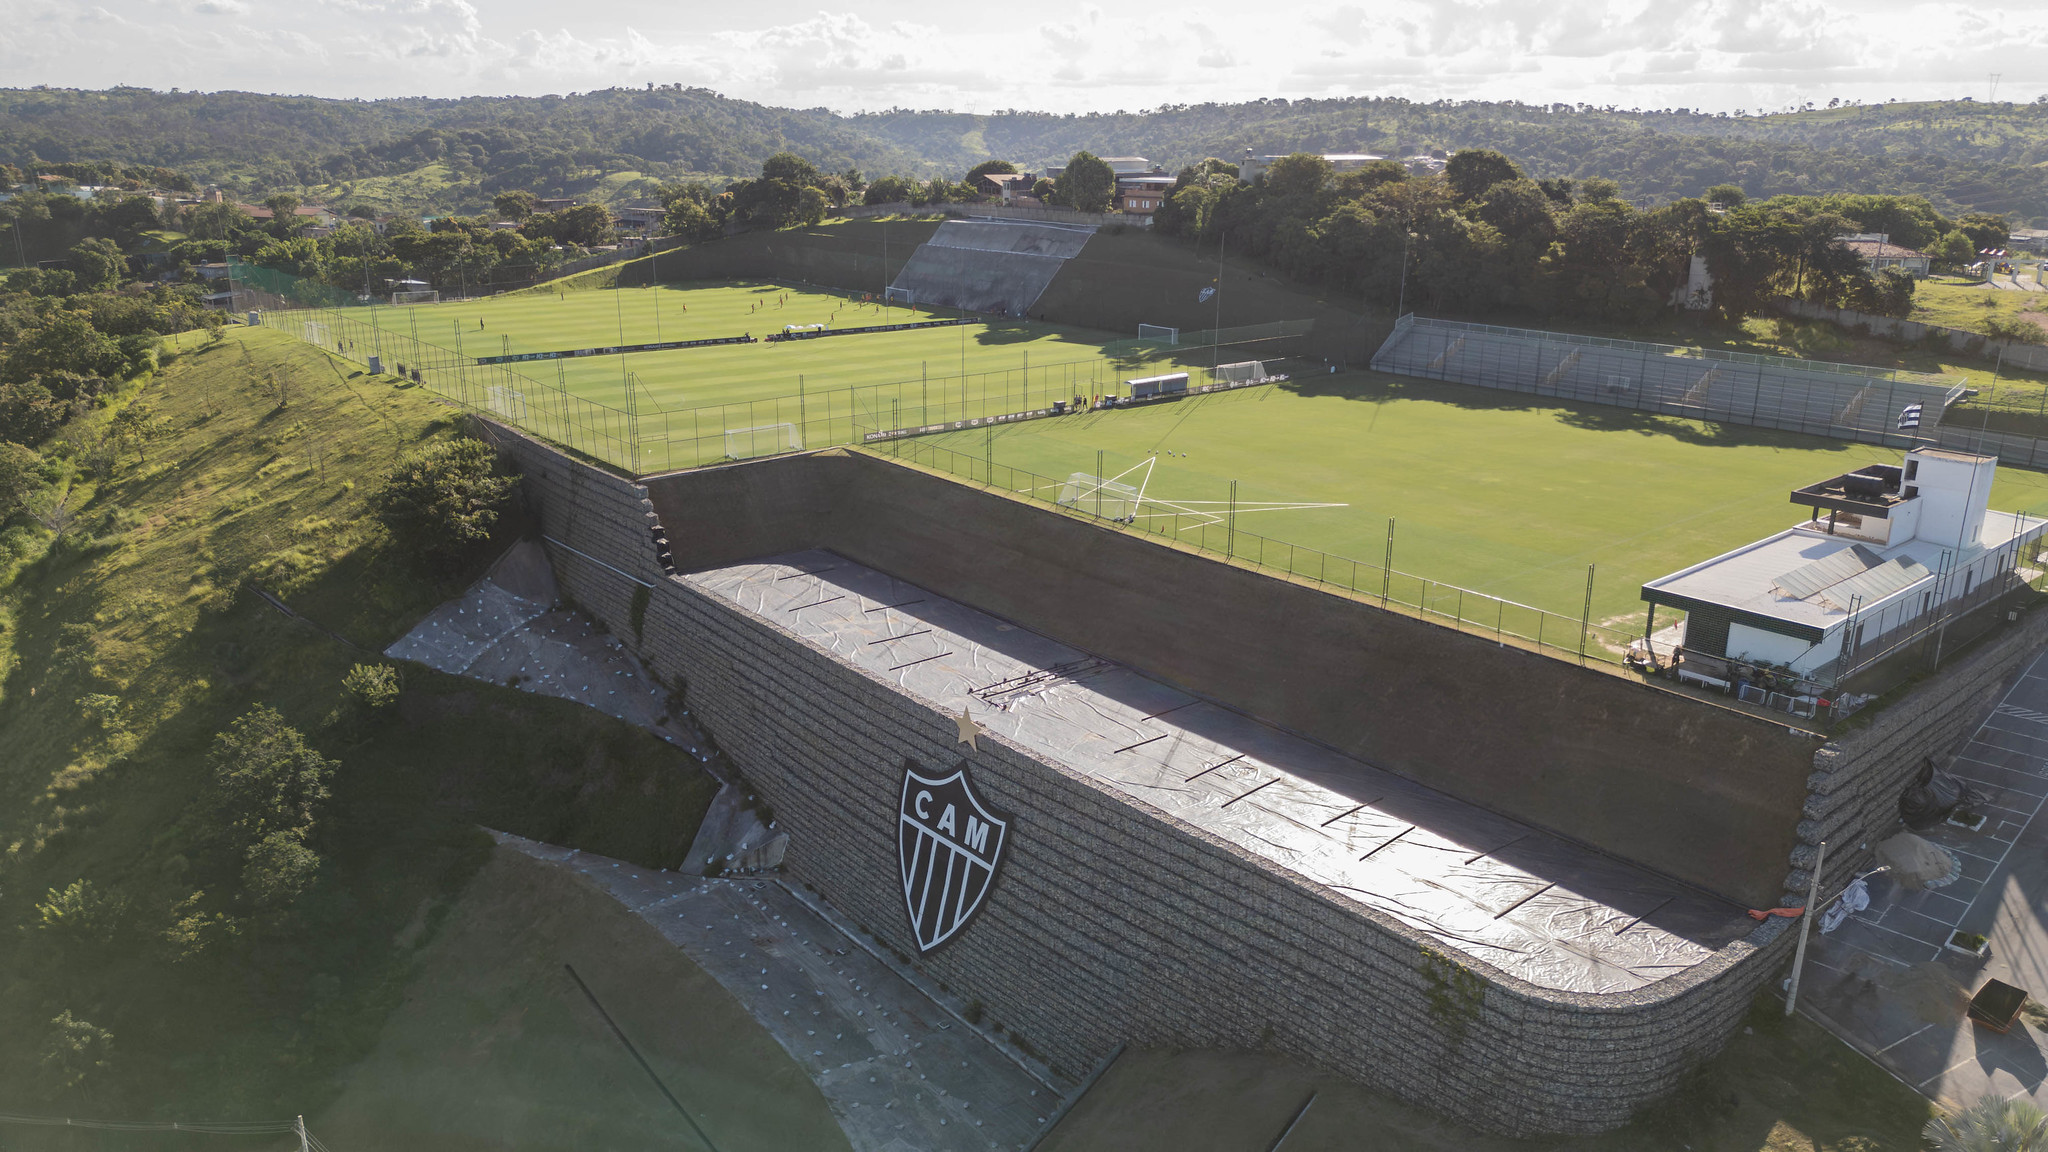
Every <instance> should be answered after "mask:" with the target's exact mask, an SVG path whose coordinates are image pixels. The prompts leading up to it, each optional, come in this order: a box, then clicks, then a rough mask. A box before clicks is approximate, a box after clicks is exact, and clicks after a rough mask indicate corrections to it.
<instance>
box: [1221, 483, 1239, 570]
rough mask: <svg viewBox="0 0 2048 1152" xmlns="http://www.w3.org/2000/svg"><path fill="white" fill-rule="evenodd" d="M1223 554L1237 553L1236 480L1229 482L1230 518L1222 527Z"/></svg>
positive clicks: (1232, 554)
mask: <svg viewBox="0 0 2048 1152" xmlns="http://www.w3.org/2000/svg"><path fill="white" fill-rule="evenodd" d="M1223 554H1224V555H1225V556H1233V557H1234V556H1236V555H1237V481H1235V480H1232V481H1231V482H1230V519H1229V521H1228V523H1227V525H1226V526H1225V528H1224V529H1223Z"/></svg>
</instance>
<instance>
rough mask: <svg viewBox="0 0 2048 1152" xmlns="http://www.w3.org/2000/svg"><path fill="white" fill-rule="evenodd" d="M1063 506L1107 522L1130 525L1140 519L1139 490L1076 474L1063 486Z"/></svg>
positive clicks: (1061, 499) (1082, 473) (1110, 481)
mask: <svg viewBox="0 0 2048 1152" xmlns="http://www.w3.org/2000/svg"><path fill="white" fill-rule="evenodd" d="M1059 503H1060V504H1062V505H1064V506H1065V507H1068V508H1072V509H1073V510H1075V511H1076V512H1086V513H1088V514H1090V515H1092V516H1100V517H1102V518H1103V519H1105V520H1122V521H1130V520H1134V519H1136V518H1137V515H1138V490H1137V489H1136V488H1133V487H1131V486H1130V485H1129V484H1119V483H1117V482H1116V481H1114V480H1104V479H1103V478H1102V477H1100V476H1095V475H1091V474H1090V473H1087V472H1076V473H1074V474H1073V475H1071V476H1068V477H1067V482H1066V483H1064V484H1062V485H1060V498H1059Z"/></svg>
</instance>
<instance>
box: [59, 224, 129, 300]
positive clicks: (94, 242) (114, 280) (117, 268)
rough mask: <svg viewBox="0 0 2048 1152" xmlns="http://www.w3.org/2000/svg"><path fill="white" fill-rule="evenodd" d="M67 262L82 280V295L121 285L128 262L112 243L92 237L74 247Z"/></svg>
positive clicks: (79, 283)
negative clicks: (122, 275)
mask: <svg viewBox="0 0 2048 1152" xmlns="http://www.w3.org/2000/svg"><path fill="white" fill-rule="evenodd" d="M64 263H65V264H66V265H68V266H69V267H70V269H71V271H72V273H73V274H74V275H76V276H77V277H78V290H79V291H80V292H106V291H109V290H111V289H113V288H116V287H118V286H119V285H120V283H121V274H122V273H124V272H126V271H127V270H128V261H127V260H126V259H125V258H124V257H122V255H121V249H120V248H119V247H117V246H116V245H115V244H114V242H113V241H112V240H107V239H103V238H98V237H95V238H92V239H88V240H80V241H79V242H78V243H76V244H73V245H72V246H71V251H70V252H69V253H67V254H66V257H65V261H64Z"/></svg>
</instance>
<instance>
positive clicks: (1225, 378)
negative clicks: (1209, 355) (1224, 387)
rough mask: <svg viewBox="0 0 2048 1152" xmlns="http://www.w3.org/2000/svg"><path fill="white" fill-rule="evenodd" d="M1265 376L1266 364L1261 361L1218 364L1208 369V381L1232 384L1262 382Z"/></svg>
mask: <svg viewBox="0 0 2048 1152" xmlns="http://www.w3.org/2000/svg"><path fill="white" fill-rule="evenodd" d="M1266 375H1267V373H1266V362H1265V361H1263V360H1245V361H1241V362H1239V363H1236V364H1218V365H1217V366H1216V367H1214V368H1211V369H1209V378H1210V379H1212V380H1216V381H1221V382H1227V383H1232V384H1238V383H1242V382H1244V381H1246V380H1264V379H1265V378H1266Z"/></svg>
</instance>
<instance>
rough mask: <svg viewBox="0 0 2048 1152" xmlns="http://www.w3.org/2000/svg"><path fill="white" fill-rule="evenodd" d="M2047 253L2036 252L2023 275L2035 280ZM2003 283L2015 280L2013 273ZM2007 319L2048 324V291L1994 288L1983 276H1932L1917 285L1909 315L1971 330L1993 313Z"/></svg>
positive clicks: (2023, 277) (2002, 279) (1934, 322)
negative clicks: (1976, 278) (1969, 277)
mask: <svg viewBox="0 0 2048 1152" xmlns="http://www.w3.org/2000/svg"><path fill="white" fill-rule="evenodd" d="M2042 259H2043V257H2040V256H2035V257H2032V258H2030V259H2028V260H2027V261H2025V263H2024V265H2023V266H2022V265H2016V266H2018V267H2023V269H2024V270H2023V272H2022V273H2021V279H2022V280H2023V281H2024V282H2027V283H2032V282H2033V279H2034V265H2035V264H2038V263H2039V262H2040V261H2041V260H2042ZM1998 279H1999V281H2000V283H2007V284H2009V283H2011V281H2012V277H2011V276H2010V275H2001V276H1999V278H1998ZM1994 316H1996V317H1998V318H2000V319H2005V320H2014V319H2020V320H2031V321H2033V322H2034V323H2036V324H2040V325H2042V326H2043V327H2044V328H2048V292H2024V291H2013V290H2011V289H2009V288H1994V287H1992V286H1991V285H1989V284H1986V283H1984V282H1983V281H1981V280H1966V279H1963V278H1962V277H1960V276H1931V277H1929V278H1927V279H1925V280H1922V281H1920V283H1919V284H1918V285H1917V286H1916V287H1915V288H1914V289H1913V315H1912V316H1911V317H1909V319H1913V320H1918V321H1920V322H1921V323H1923V324H1940V325H1943V326H1944V327H1948V328H1962V329H1965V330H1967V331H1971V332H1982V331H1983V330H1984V329H1983V323H1984V321H1985V320H1986V319H1988V318H1990V317H1994Z"/></svg>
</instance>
